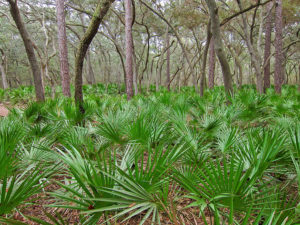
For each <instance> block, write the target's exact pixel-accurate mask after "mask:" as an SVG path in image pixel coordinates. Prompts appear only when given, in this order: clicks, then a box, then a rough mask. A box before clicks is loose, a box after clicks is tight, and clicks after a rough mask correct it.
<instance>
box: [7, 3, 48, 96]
mask: <svg viewBox="0 0 300 225" xmlns="http://www.w3.org/2000/svg"><path fill="white" fill-rule="evenodd" d="M7 1H8V3H9V5H10V13H11V15H12V17H13V19H14V21H15V23H16V26H17V28H18V30H19V33H20V35H21V37H22V40H23V43H24V46H25V50H26V54H27V57H28V60H29V63H30V67H31V70H32V73H33V80H34V86H35V94H36V100H37V101H44V100H45V93H44V87H43V80H42V75H41V70H40V67H39V64H38V61H37V59H36V56H35V53H34V47H33V44H32V42H31V40H30V37H29V34H28V32H27V30H26V28H25V25H24V23H23V20H22V18H21V14H20V10H19V8H18V5H17V1H14V0H7Z"/></svg>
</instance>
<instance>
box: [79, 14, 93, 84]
mask: <svg viewBox="0 0 300 225" xmlns="http://www.w3.org/2000/svg"><path fill="white" fill-rule="evenodd" d="M79 17H80V21H81V24H82V31H83V33H85V32H86V29H85V27H84V26H85V19H84V17H83V14H82V13H81V14H80V15H79ZM85 57H86V62H87V64H86V66H87V67H86V80H87V82H88V84H95V83H96V79H95V74H94V70H93V66H92V62H91V55H90V51H89V49H88V50H87V53H86V56H85Z"/></svg>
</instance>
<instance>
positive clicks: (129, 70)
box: [125, 0, 133, 100]
mask: <svg viewBox="0 0 300 225" xmlns="http://www.w3.org/2000/svg"><path fill="white" fill-rule="evenodd" d="M132 21H133V17H132V2H131V0H125V48H126V62H125V68H126V93H127V100H130V99H131V98H132V97H133V40H132Z"/></svg>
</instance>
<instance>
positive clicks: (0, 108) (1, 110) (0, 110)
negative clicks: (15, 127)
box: [0, 104, 9, 117]
mask: <svg viewBox="0 0 300 225" xmlns="http://www.w3.org/2000/svg"><path fill="white" fill-rule="evenodd" d="M8 113H9V110H8V109H7V108H6V106H5V105H3V104H0V116H2V117H6V116H7V115H8Z"/></svg>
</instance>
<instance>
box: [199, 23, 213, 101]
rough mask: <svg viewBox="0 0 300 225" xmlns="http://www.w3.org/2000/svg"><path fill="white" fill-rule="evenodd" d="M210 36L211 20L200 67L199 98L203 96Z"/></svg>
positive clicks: (207, 29)
mask: <svg viewBox="0 0 300 225" xmlns="http://www.w3.org/2000/svg"><path fill="white" fill-rule="evenodd" d="M211 37H212V34H211V19H210V20H209V21H208V24H207V28H206V43H205V48H204V53H203V62H202V67H201V78H200V96H203V94H204V83H205V76H206V61H207V55H208V50H209V43H210V40H211Z"/></svg>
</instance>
